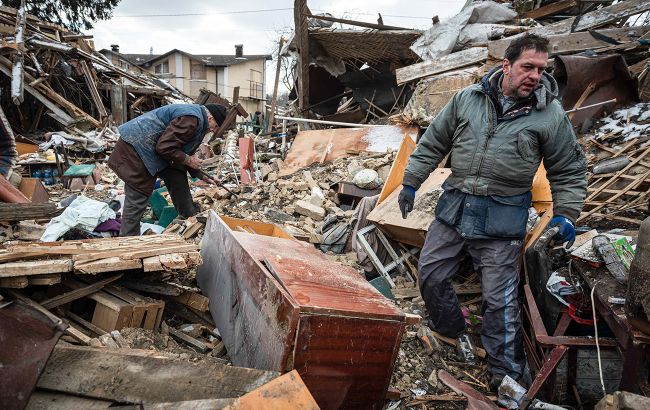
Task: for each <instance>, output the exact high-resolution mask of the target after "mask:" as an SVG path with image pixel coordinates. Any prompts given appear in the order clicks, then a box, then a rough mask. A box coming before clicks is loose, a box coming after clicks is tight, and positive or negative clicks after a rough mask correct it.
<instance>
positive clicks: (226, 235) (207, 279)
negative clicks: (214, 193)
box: [197, 211, 405, 409]
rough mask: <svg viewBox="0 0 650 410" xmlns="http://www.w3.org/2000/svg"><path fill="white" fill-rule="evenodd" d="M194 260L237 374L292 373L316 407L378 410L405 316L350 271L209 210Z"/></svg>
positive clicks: (293, 242) (308, 248) (306, 246)
mask: <svg viewBox="0 0 650 410" xmlns="http://www.w3.org/2000/svg"><path fill="white" fill-rule="evenodd" d="M201 257H202V258H203V261H204V263H203V265H201V266H200V267H199V270H198V274H197V280H198V283H199V286H200V287H201V289H202V291H203V293H204V294H206V295H208V296H209V297H210V311H211V314H212V317H213V318H214V321H215V323H216V325H217V327H218V328H219V331H220V333H221V335H222V337H223V341H224V343H225V344H226V347H227V349H228V354H229V355H230V357H231V358H232V360H233V363H234V364H235V365H237V366H246V367H254V368H257V369H267V370H277V371H282V372H285V371H289V370H291V369H296V370H297V371H298V373H300V376H301V377H302V379H303V380H304V382H305V384H306V385H307V387H308V388H309V391H310V392H311V393H312V394H313V396H314V398H315V399H316V401H317V402H318V404H319V406H321V407H322V408H330V409H334V408H382V406H383V402H384V397H385V394H386V391H387V389H388V385H389V382H390V377H391V374H392V372H393V366H394V363H395V359H396V357H397V353H398V351H399V345H400V340H401V336H402V333H403V330H404V326H405V315H404V313H402V312H401V311H400V310H399V309H398V308H397V307H395V305H394V304H393V303H392V302H391V301H390V300H388V299H386V298H385V297H384V296H382V295H381V294H380V293H379V292H378V291H377V290H376V289H375V288H374V287H372V286H371V285H370V284H369V283H368V282H367V281H366V279H365V278H364V277H363V276H361V275H360V274H359V273H358V272H357V271H356V270H354V269H352V268H350V267H347V266H342V265H339V264H336V263H333V262H330V260H329V259H327V258H326V257H325V255H324V254H322V253H321V252H320V251H318V250H316V249H315V248H314V247H313V246H312V245H310V244H305V243H303V242H300V241H297V240H293V239H287V238H281V237H275V236H265V235H257V234H253V233H249V232H241V231H234V230H232V229H230V228H229V226H228V224H226V223H225V222H224V221H223V220H222V219H220V218H219V216H218V215H217V214H216V213H214V212H213V211H211V213H210V216H209V219H208V224H207V226H206V229H205V235H204V237H203V242H202V245H201Z"/></svg>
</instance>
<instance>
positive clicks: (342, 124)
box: [275, 116, 381, 128]
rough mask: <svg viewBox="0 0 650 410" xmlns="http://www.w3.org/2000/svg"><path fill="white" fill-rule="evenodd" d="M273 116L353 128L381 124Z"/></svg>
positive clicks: (288, 119) (280, 118) (281, 118)
mask: <svg viewBox="0 0 650 410" xmlns="http://www.w3.org/2000/svg"><path fill="white" fill-rule="evenodd" d="M275 118H277V119H279V120H287V121H297V122H307V123H312V124H325V125H340V126H342V127H354V128H357V127H381V125H375V124H354V123H351V122H338V121H325V120H310V119H307V118H296V117H280V116H276V117H275Z"/></svg>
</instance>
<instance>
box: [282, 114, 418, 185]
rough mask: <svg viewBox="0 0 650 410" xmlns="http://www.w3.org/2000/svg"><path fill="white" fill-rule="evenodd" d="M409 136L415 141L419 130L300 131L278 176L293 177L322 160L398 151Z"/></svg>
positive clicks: (390, 127)
mask: <svg viewBox="0 0 650 410" xmlns="http://www.w3.org/2000/svg"><path fill="white" fill-rule="evenodd" d="M407 135H408V136H409V137H411V138H412V139H413V141H415V140H416V139H417V135H418V130H417V129H416V128H414V127H401V126H397V125H383V126H380V127H372V128H334V129H327V130H313V131H300V132H298V134H297V135H296V137H295V139H294V140H293V143H292V145H291V149H290V150H289V153H288V154H287V157H286V159H285V160H284V163H283V165H282V168H280V171H279V173H278V176H281V177H282V176H286V175H290V174H293V173H294V172H296V171H298V170H300V169H301V168H305V167H308V166H310V165H311V164H315V163H318V162H323V160H324V161H334V160H335V159H337V158H346V157H349V156H350V154H348V151H368V152H386V151H389V150H390V151H396V150H397V149H398V148H399V146H400V144H401V143H402V140H403V139H404V137H405V136H407Z"/></svg>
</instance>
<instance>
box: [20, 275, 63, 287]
mask: <svg viewBox="0 0 650 410" xmlns="http://www.w3.org/2000/svg"><path fill="white" fill-rule="evenodd" d="M27 279H28V280H29V284H30V285H40V286H51V285H55V284H57V283H61V274H60V273H48V274H46V275H38V276H30V277H28V278H27Z"/></svg>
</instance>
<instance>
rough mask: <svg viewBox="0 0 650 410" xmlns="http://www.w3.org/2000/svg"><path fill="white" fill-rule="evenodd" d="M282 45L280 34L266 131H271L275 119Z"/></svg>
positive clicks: (282, 39)
mask: <svg viewBox="0 0 650 410" xmlns="http://www.w3.org/2000/svg"><path fill="white" fill-rule="evenodd" d="M283 45H284V37H283V36H280V44H279V45H278V61H277V62H276V65H275V81H274V82H273V97H271V112H270V113H269V115H268V119H269V123H268V125H267V127H266V132H271V129H272V128H273V121H274V120H275V108H276V106H277V103H278V85H279V84H280V69H281V68H282V55H281V54H282V46H283Z"/></svg>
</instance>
